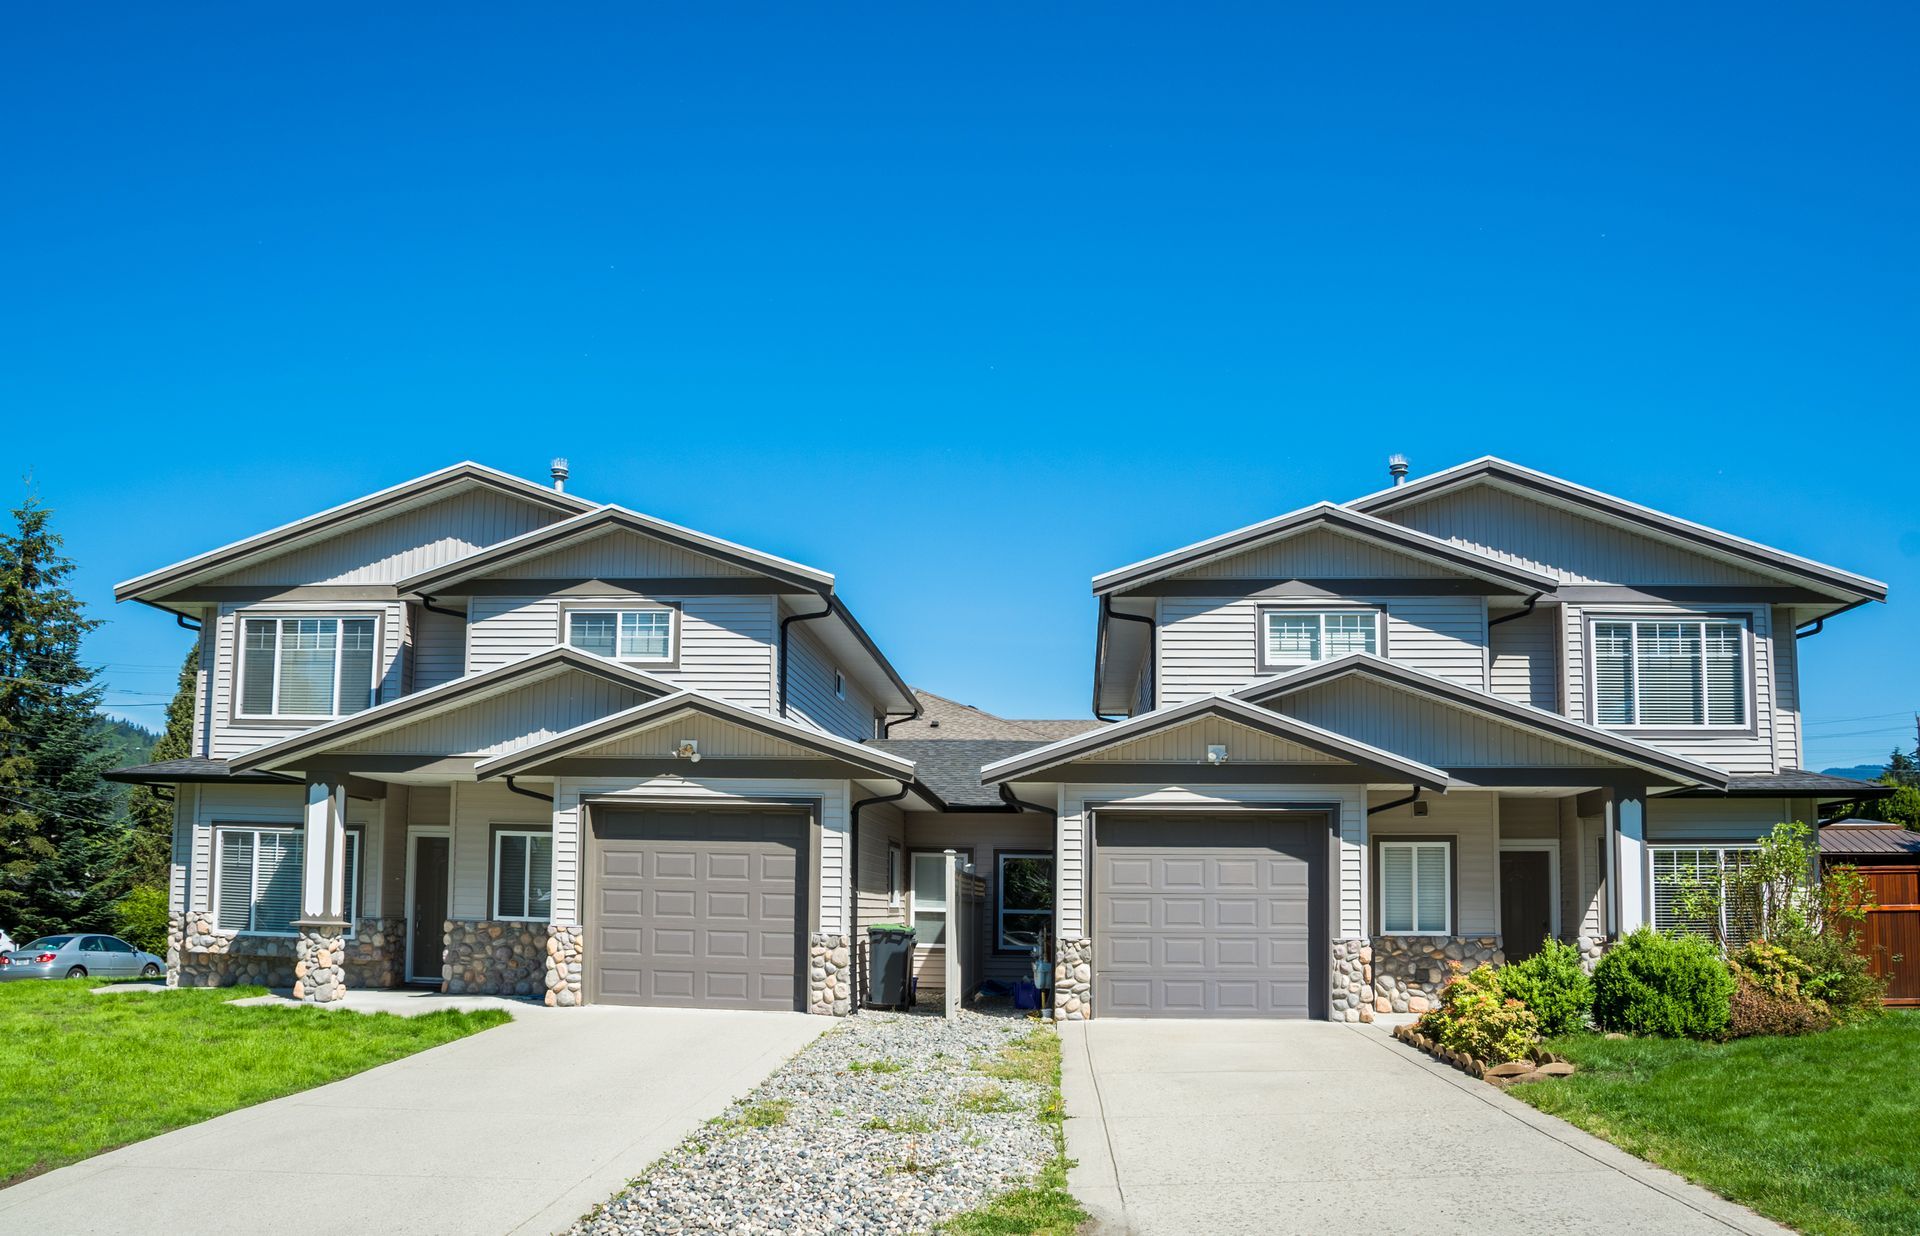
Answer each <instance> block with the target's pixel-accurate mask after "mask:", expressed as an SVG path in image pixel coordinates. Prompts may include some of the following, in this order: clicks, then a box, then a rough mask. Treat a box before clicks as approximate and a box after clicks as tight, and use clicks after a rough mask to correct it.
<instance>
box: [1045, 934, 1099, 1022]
mask: <svg viewBox="0 0 1920 1236" xmlns="http://www.w3.org/2000/svg"><path fill="white" fill-rule="evenodd" d="M1092 1016H1093V941H1092V940H1089V939H1079V940H1062V941H1060V942H1059V952H1058V953H1057V954H1055V959H1054V963H1053V1019H1054V1020H1055V1021H1085V1020H1087V1019H1088V1018H1090V1017H1092Z"/></svg>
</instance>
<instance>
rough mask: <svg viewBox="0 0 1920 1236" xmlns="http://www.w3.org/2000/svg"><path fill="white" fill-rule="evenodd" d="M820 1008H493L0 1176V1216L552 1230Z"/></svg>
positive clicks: (677, 1133)
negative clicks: (481, 1024)
mask: <svg viewBox="0 0 1920 1236" xmlns="http://www.w3.org/2000/svg"><path fill="white" fill-rule="evenodd" d="M331 1015H332V1016H337V1017H355V1016H359V1014H357V1013H353V1012H346V1011H339V1012H335V1013H333V1014H331ZM832 1024H833V1023H832V1022H831V1021H830V1020H829V1019H827V1018H824V1017H809V1016H807V1015H805V1014H803V1013H734V1012H706V1011H696V1010H685V1009H618V1008H600V1007H592V1008H578V1009H546V1008H540V1007H537V1006H521V1007H520V1008H518V1009H516V1010H515V1020H514V1021H513V1022H512V1023H510V1024H508V1025H504V1026H500V1027H497V1028H496V1029H493V1030H487V1031H484V1032H482V1033H480V1034H477V1035H474V1036H473V1037H471V1038H467V1039H462V1040H460V1041H459V1042H457V1043H450V1044H448V1045H447V1046H445V1047H437V1048H434V1049H432V1050H430V1051H426V1052H422V1053H420V1054H419V1055H416V1056H410V1057H408V1058H407V1059H405V1060H400V1061H396V1062H394V1063H393V1064H388V1065H383V1066H381V1067H380V1068H377V1069H372V1070H369V1071H368V1072H365V1073H361V1074H358V1075H357V1076H354V1077H349V1078H347V1079H346V1080H344V1081H338V1082H335V1083H333V1084H332V1085H328V1086H322V1087H320V1088H318V1089H316V1090H309V1091H306V1092H305V1093H302V1094H296V1095H291V1096H289V1097H287V1098H284V1099H276V1100H274V1101H273V1102H270V1103H262V1104H260V1105H258V1106H256V1107H249V1108H245V1109H243V1110H241V1111H237V1112H231V1113H228V1114H227V1115H225V1116H220V1117H217V1118H215V1119H213V1120H209V1121H206V1122H205V1123H203V1124H197V1125H194V1126H192V1127H190V1128H185V1129H180V1130H177V1131H175V1132H172V1133H167V1134H163V1135H162V1136H160V1137H155V1138H152V1139H150V1140H148V1141H144V1142H139V1143H136V1144H135V1145H132V1146H127V1147H124V1148H122V1149H120V1150H115V1151H112V1152H110V1153H108V1154H103V1155H98V1156H95V1157H94V1158H91V1159H88V1160H86V1161H85V1162H82V1163H77V1164H75V1165H74V1166H72V1167H65V1168H61V1169H60V1170H58V1171H54V1172H49V1173H47V1174H46V1175H44V1176H40V1177H37V1178H35V1179H33V1180H29V1181H26V1182H24V1183H22V1184H18V1185H15V1186H14V1187H12V1188H10V1189H6V1190H0V1233H16V1232H17V1233H53V1232H59V1233H88V1232H102V1233H113V1234H114V1236H124V1234H125V1233H129V1232H144V1233H155V1234H171V1233H194V1234H196V1236H198V1234H201V1233H206V1234H213V1233H260V1232H270V1233H273V1236H300V1234H305V1233H316V1234H317V1233H371V1232H406V1233H409V1234H410V1236H413V1234H426V1233H442V1232H444V1233H460V1234H462V1236H469V1234H481V1233H509V1232H511V1233H541V1234H544V1233H547V1232H551V1231H556V1230H559V1229H563V1228H565V1227H566V1226H568V1225H569V1224H570V1223H572V1222H573V1220H575V1219H577V1218H579V1217H580V1215H582V1214H583V1213H585V1212H586V1211H587V1210H588V1209H590V1208H591V1207H593V1206H594V1205H596V1204H598V1203H600V1202H602V1201H605V1200H606V1199H607V1198H608V1197H609V1196H611V1195H612V1194H613V1193H614V1192H615V1191H616V1190H618V1189H619V1188H620V1186H621V1185H623V1184H624V1183H625V1182H626V1181H627V1180H628V1179H629V1178H630V1177H632V1176H634V1175H635V1174H637V1173H638V1172H639V1171H640V1170H641V1169H642V1168H644V1167H646V1166H647V1165H648V1164H649V1163H651V1162H652V1161H653V1160H654V1159H656V1158H658V1157H659V1156H660V1155H661V1154H663V1153H665V1152H666V1151H667V1150H669V1149H671V1148H672V1147H673V1146H674V1145H675V1144H676V1143H678V1142H679V1140H680V1139H681V1138H682V1137H683V1136H685V1135H686V1134H687V1133H688V1132H690V1131H691V1130H693V1129H694V1128H696V1127H698V1126H699V1125H700V1123H701V1122H702V1121H704V1120H706V1119H707V1118H709V1117H711V1116H714V1115H717V1114H718V1113H719V1112H721V1111H722V1110H723V1109H724V1108H725V1107H726V1105H727V1104H728V1103H729V1102H731V1101H732V1100H733V1099H734V1098H736V1097H738V1096H739V1095H741V1094H744V1093H746V1092H747V1091H748V1090H751V1089H752V1088H753V1087H754V1086H755V1085H756V1084H757V1083H759V1082H760V1081H761V1079H763V1078H764V1077H765V1076H766V1075H767V1074H768V1073H770V1072H772V1071H773V1070H774V1069H775V1068H776V1067H778V1066H779V1065H780V1064H781V1063H782V1062H783V1061H785V1060H786V1059H787V1058H788V1057H790V1056H792V1055H793V1054H794V1053H795V1052H797V1051H799V1050H800V1048H802V1047H803V1046H805V1045H806V1044H807V1043H809V1042H811V1041H812V1040H813V1039H814V1038H815V1037H817V1036H818V1035H819V1034H820V1033H821V1032H822V1031H824V1030H826V1029H827V1028H829V1027H830V1026H831V1025H832Z"/></svg>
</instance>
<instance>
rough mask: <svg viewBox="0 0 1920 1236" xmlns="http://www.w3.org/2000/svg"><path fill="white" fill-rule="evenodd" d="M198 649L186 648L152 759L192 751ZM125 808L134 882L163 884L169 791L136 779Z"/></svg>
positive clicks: (168, 858)
mask: <svg viewBox="0 0 1920 1236" xmlns="http://www.w3.org/2000/svg"><path fill="white" fill-rule="evenodd" d="M199 670H200V650H199V649H198V648H193V649H189V650H188V652H187V659H186V660H185V661H184V662H183V663H182V664H181V666H180V679H179V682H178V684H177V685H176V686H175V688H174V692H173V701H172V702H171V703H169V704H168V705H167V728H166V732H165V733H163V734H161V735H160V738H159V740H158V741H157V742H155V743H154V744H153V750H152V751H150V752H149V753H148V754H147V760H148V762H150V763H154V764H158V763H160V762H161V761H162V760H183V759H185V758H187V757H188V756H190V755H192V754H193V697H194V691H195V690H196V689H197V687H198V685H199ZM127 814H128V816H129V817H131V822H132V825H133V835H132V838H131V840H130V843H129V846H128V850H127V876H128V878H129V879H130V880H131V881H132V882H133V884H134V885H135V886H139V885H153V886H158V887H160V888H163V889H164V888H165V887H166V886H167V872H168V867H169V865H170V864H171V862H172V855H173V793H172V791H167V792H165V794H164V796H163V794H162V791H160V790H159V789H158V788H157V787H155V786H150V785H136V786H134V787H133V789H132V791H131V792H130V793H129V794H128V795H127Z"/></svg>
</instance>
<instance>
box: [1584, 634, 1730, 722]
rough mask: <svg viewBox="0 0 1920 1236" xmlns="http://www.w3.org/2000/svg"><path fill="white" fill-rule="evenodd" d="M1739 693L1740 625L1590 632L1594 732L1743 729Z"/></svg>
mask: <svg viewBox="0 0 1920 1236" xmlns="http://www.w3.org/2000/svg"><path fill="white" fill-rule="evenodd" d="M1746 692H1747V671H1746V624H1745V623H1744V622H1741V621H1740V620H1738V619H1726V618H1682V619H1604V620H1600V621H1596V622H1595V623H1594V624H1593V694H1594V718H1595V720H1596V721H1597V722H1598V723H1599V724H1601V725H1658V726H1673V727H1701V726H1720V725H1724V726H1739V725H1745V724H1746V722H1747V698H1746Z"/></svg>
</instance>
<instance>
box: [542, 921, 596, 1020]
mask: <svg viewBox="0 0 1920 1236" xmlns="http://www.w3.org/2000/svg"><path fill="white" fill-rule="evenodd" d="M586 933H587V929H586V928H584V927H582V926H581V925H580V924H578V923H549V924H548V925H547V979H546V982H547V995H546V1004H547V1007H548V1008H563V1009H570V1008H573V1007H575V1006H576V1005H579V1004H581V1003H583V1001H582V1000H581V998H580V992H581V987H580V983H581V978H582V975H583V974H584V972H585V971H584V967H583V966H582V959H583V958H584V957H585V956H586V950H587V934H586Z"/></svg>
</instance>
